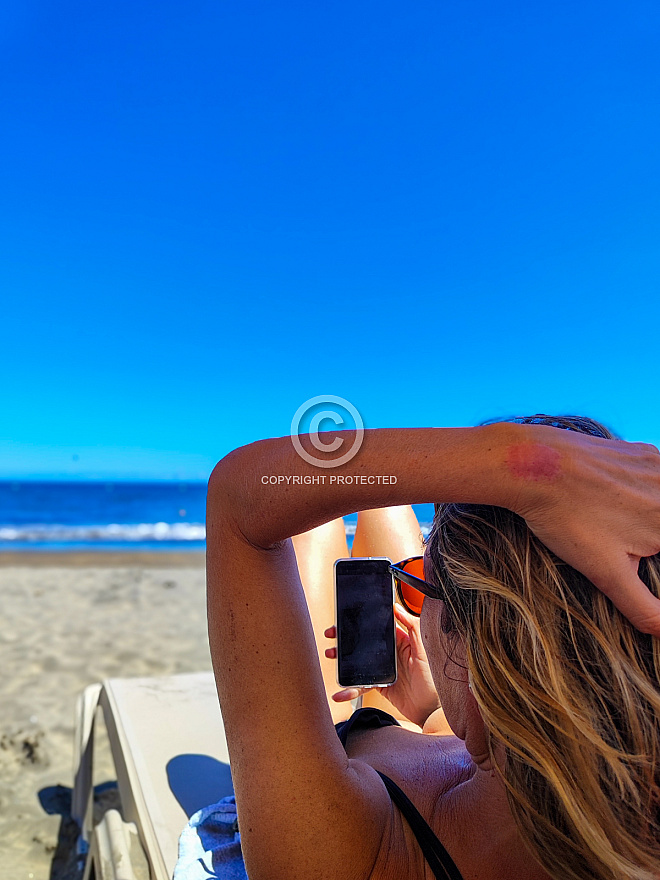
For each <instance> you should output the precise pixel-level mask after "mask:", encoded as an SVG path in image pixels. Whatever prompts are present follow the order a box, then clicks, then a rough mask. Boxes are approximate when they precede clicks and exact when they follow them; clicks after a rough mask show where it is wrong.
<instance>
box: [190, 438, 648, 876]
mask: <svg viewBox="0 0 660 880" xmlns="http://www.w3.org/2000/svg"><path fill="white" fill-rule="evenodd" d="M347 439H348V442H350V441H351V439H352V438H351V437H350V436H348V438H347ZM425 501H463V502H474V503H484V504H493V505H498V506H502V507H508V508H509V509H511V510H514V511H515V512H517V513H519V514H520V515H522V516H524V517H525V519H526V520H527V522H528V523H529V525H530V527H531V528H532V529H533V530H534V531H535V532H536V533H537V534H538V536H539V537H540V538H541V539H542V540H543V541H544V542H545V543H546V544H547V545H548V546H549V547H550V548H551V549H552V550H553V551H554V552H555V553H557V554H558V555H559V556H560V557H562V558H564V559H565V560H566V561H567V562H569V563H570V564H571V565H573V566H574V567H576V568H578V569H580V570H581V571H583V572H584V573H585V574H586V575H587V576H588V577H589V578H591V580H592V581H593V582H594V583H595V584H597V585H598V586H599V587H601V588H602V589H604V590H605V591H606V592H607V593H608V594H609V595H610V596H611V597H612V598H613V600H614V601H615V602H616V603H617V605H618V606H619V607H620V608H621V609H622V610H623V611H624V613H626V614H628V616H629V617H630V618H631V620H633V622H634V623H636V624H637V625H638V626H640V627H641V628H643V629H646V630H648V631H653V632H657V633H660V602H659V601H658V600H657V599H655V598H654V597H653V596H651V594H650V593H649V592H648V590H646V588H645V587H644V585H643V584H642V583H641V581H639V578H638V577H637V568H636V566H637V563H638V562H639V557H640V556H648V555H652V554H654V553H656V552H658V551H660V456H659V455H657V453H656V452H655V451H654V449H653V447H648V446H646V445H644V444H624V443H621V442H616V441H607V440H601V439H598V438H592V437H589V436H586V435H582V434H575V433H571V432H568V431H562V430H558V429H556V428H551V427H542V426H536V425H535V426H528V425H514V424H505V423H500V424H496V425H489V426H485V427H479V428H465V429H463V428H461V429H458V428H450V429H411V430H407V429H406V430H378V431H367V432H365V436H364V443H363V445H362V448H361V449H360V451H359V453H358V454H357V456H356V457H355V458H354V459H353V460H352V461H351V462H350V463H349V464H347V465H344V466H343V467H340V468H332V469H330V468H328V469H321V468H315V467H313V466H310V465H308V464H307V463H306V462H305V461H303V459H302V458H301V457H300V456H299V455H298V454H297V453H296V451H295V450H294V448H293V445H292V443H291V439H290V438H289V437H285V438H280V439H276V440H265V441H261V442H259V443H255V444H252V445H251V446H247V447H243V448H242V449H239V450H236V451H235V452H233V453H231V454H230V455H228V456H227V457H226V458H225V459H223V461H222V462H220V464H219V465H218V466H217V467H216V469H215V471H214V474H213V476H212V478H211V480H210V482H209V495H208V517H207V548H208V549H207V558H208V607H209V612H208V613H209V637H210V643H211V653H212V658H213V664H214V669H215V673H216V681H217V685H218V692H219V696H220V701H221V705H222V711H223V717H224V721H225V728H226V732H227V739H228V744H229V751H230V757H231V763H232V774H233V779H234V786H235V791H236V796H237V803H238V810H239V822H240V826H241V832H242V843H243V849H244V854H245V858H246V864H247V867H248V873H249V876H250V877H251V878H255V880H259V878H261V877H268V878H269V880H278V878H287V880H298V878H301V880H302V878H305V880H309V878H312V877H316V876H319V877H321V876H325V874H326V873H327V865H328V864H332V865H333V876H335V877H336V880H343V878H344V876H346V878H348V877H351V878H354V877H362V876H363V877H365V878H368V877H370V876H371V875H372V872H373V871H374V870H375V866H376V865H379V866H380V865H382V859H383V858H385V857H386V856H385V855H384V854H385V853H387V851H388V848H389V843H388V842H389V840H390V835H389V832H390V831H391V830H392V823H393V822H395V821H396V819H395V818H393V815H394V814H393V813H392V811H391V807H390V803H389V799H388V797H387V795H386V793H385V790H384V787H383V786H382V783H381V782H380V780H379V778H378V776H377V775H376V774H375V772H374V771H373V770H372V769H371V768H369V767H367V766H366V765H363V764H361V763H360V762H359V761H358V762H356V761H348V759H347V758H346V755H345V753H344V752H343V749H342V748H341V746H340V744H339V741H338V739H337V737H336V736H335V734H334V730H333V728H332V724H331V719H330V712H329V709H328V707H327V704H326V701H325V694H324V690H323V683H322V678H321V672H320V668H319V665H318V661H317V659H316V650H315V643H314V638H313V633H312V627H311V623H310V621H309V615H308V613H307V609H306V605H305V599H304V594H303V591H302V587H301V585H300V580H299V578H298V574H297V568H296V563H295V556H294V554H293V550H292V547H291V542H290V541H287V540H286V539H287V538H288V537H289V536H291V535H294V534H298V533H300V532H303V531H306V530H308V529H310V528H312V527H314V526H316V525H318V524H320V523H322V522H324V521H327V520H330V519H333V518H335V517H337V516H340V515H343V514H345V513H348V512H352V511H355V510H358V509H366V508H375V507H383V506H389V505H399V504H408V503H413V502H425ZM273 644H276V645H278V649H277V655H276V657H273V652H272V646H273ZM292 683H295V686H296V690H295V693H296V699H295V701H293V702H292V698H291V696H290V695H291V693H292ZM342 871H344V873H342Z"/></svg>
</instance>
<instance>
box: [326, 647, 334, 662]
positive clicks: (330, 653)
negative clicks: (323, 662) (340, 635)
mask: <svg viewBox="0 0 660 880" xmlns="http://www.w3.org/2000/svg"><path fill="white" fill-rule="evenodd" d="M325 656H326V657H327V658H328V660H336V659H337V649H336V648H326V649H325Z"/></svg>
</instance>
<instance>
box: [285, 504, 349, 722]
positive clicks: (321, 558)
mask: <svg viewBox="0 0 660 880" xmlns="http://www.w3.org/2000/svg"><path fill="white" fill-rule="evenodd" d="M293 546H294V549H295V551H296V559H297V561H298V571H299V572H300V580H301V581H302V585H303V589H304V590H305V596H306V598H307V605H308V607H309V614H310V617H311V618H312V627H313V629H314V637H315V639H316V649H317V651H318V655H319V661H320V663H321V672H322V673H323V682H324V684H325V692H326V695H327V697H328V704H329V706H330V711H331V712H332V719H333V721H334V722H335V724H336V723H337V722H338V721H345V720H346V718H348V717H349V716H350V714H351V712H352V711H353V707H352V706H351V704H350V703H335V702H334V701H333V700H332V694H334V693H335V692H336V691H337V690H339V686H338V685H337V675H336V661H335V660H329V659H328V658H327V657H326V656H325V649H326V648H327V647H329V644H330V643H329V642H328V640H327V639H326V638H325V636H324V635H323V631H324V630H325V629H327V628H328V627H329V626H332V624H333V623H334V620H335V599H334V563H335V560H336V559H345V558H346V557H347V556H348V546H347V544H346V530H345V528H344V521H343V519H336V520H333V521H332V522H329V523H325V525H322V526H319V527H318V528H316V529H312V530H311V531H309V532H304V533H303V534H302V535H296V536H295V537H294V538H293Z"/></svg>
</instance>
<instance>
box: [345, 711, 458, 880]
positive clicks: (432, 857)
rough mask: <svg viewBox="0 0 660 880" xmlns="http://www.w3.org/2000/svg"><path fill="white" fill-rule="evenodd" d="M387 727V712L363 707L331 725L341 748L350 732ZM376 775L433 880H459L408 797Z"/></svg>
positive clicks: (387, 779) (389, 719) (389, 722)
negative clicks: (421, 854)
mask: <svg viewBox="0 0 660 880" xmlns="http://www.w3.org/2000/svg"><path fill="white" fill-rule="evenodd" d="M391 725H396V726H397V727H398V726H399V724H398V721H396V719H394V718H392V716H391V715H388V714H387V712H383V711H382V710H381V709H371V708H367V709H358V710H357V711H356V712H354V713H353V714H352V715H351V717H350V718H349V719H348V720H347V721H342V722H341V723H340V724H337V725H335V728H336V730H337V734H338V735H339V739H340V740H341V743H342V745H343V746H344V748H346V742H347V740H348V736H349V734H350V733H351V732H352V731H354V730H375V729H377V728H379V727H390V726H391ZM376 772H377V773H378V775H379V776H380V778H381V779H382V780H383V782H384V783H385V787H386V788H387V791H388V794H389V796H390V798H391V799H392V802H393V803H394V804H395V805H396V806H397V807H398V808H399V811H400V812H401V814H402V815H403V817H404V819H405V820H406V821H407V823H408V825H410V828H411V830H412V832H413V834H414V835H415V838H416V839H417V842H418V843H419V847H420V849H421V850H422V853H423V854H424V858H425V859H426V861H427V862H428V864H429V867H430V868H431V871H432V872H433V876H434V877H435V878H436V880H463V877H462V876H461V872H460V871H459V870H458V868H457V867H456V865H455V864H454V860H453V859H452V857H451V856H450V855H449V853H448V852H447V850H446V849H445V848H444V846H443V845H442V844H441V843H440V841H439V840H438V838H437V837H436V835H435V833H434V832H433V830H432V829H431V827H430V826H429V824H428V823H427V822H426V820H425V819H424V818H423V817H422V815H421V814H420V812H419V811H418V809H417V807H415V805H414V804H413V802H412V801H411V800H410V798H409V797H408V795H407V794H405V792H403V791H402V790H401V789H400V788H399V786H398V785H397V784H396V782H394V781H393V780H391V779H390V777H389V776H386V775H385V774H384V773H381V772H380V771H379V770H377V771H376Z"/></svg>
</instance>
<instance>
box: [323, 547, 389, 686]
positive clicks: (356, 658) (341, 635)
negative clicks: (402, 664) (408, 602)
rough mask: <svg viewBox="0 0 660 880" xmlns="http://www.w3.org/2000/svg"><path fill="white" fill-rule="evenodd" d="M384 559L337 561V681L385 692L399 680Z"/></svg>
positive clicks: (386, 569)
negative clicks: (381, 689)
mask: <svg viewBox="0 0 660 880" xmlns="http://www.w3.org/2000/svg"><path fill="white" fill-rule="evenodd" d="M391 564H392V561H391V560H390V559H387V558H386V557H375V556H370V557H363V558H359V557H354V558H352V559H338V560H337V561H336V562H335V620H336V621H337V681H338V682H339V685H340V687H376V686H378V687H386V686H387V685H391V684H394V682H395V681H396V628H395V622H394V580H393V578H392V575H391V574H390V571H389V567H390V565H391Z"/></svg>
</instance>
